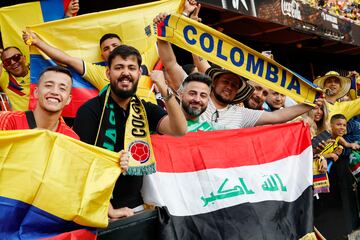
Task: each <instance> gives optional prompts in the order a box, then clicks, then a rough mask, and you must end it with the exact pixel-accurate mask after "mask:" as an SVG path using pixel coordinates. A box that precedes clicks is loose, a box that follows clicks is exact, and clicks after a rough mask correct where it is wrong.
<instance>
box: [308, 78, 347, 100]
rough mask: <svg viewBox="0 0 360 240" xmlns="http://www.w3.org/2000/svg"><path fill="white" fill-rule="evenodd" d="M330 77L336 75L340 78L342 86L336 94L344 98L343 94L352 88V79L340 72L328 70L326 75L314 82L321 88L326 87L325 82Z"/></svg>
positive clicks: (337, 96)
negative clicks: (341, 74)
mask: <svg viewBox="0 0 360 240" xmlns="http://www.w3.org/2000/svg"><path fill="white" fill-rule="evenodd" d="M330 77H336V78H338V79H339V80H340V85H341V88H340V90H339V92H338V93H337V94H336V99H339V98H342V97H343V96H345V95H346V94H347V93H348V92H349V90H350V86H351V80H350V78H347V77H343V76H340V74H339V73H338V72H335V71H330V72H327V73H326V74H325V75H324V76H322V77H319V78H317V79H315V80H314V83H315V84H316V85H318V86H319V87H320V88H321V89H325V87H324V83H325V81H326V79H328V78H330Z"/></svg>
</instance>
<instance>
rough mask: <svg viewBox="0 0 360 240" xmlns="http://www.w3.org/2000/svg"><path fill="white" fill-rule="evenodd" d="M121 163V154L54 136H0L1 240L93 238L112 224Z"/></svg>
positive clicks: (11, 133)
mask: <svg viewBox="0 0 360 240" xmlns="http://www.w3.org/2000/svg"><path fill="white" fill-rule="evenodd" d="M118 160H119V153H115V152H111V151H108V150H106V149H103V148H98V147H95V146H91V145H88V144H86V143H83V142H80V141H78V140H75V139H73V138H70V137H68V136H65V135H62V134H58V133H54V132H50V131H45V130H42V131H39V130H15V131H0V166H1V171H0V222H1V224H0V239H40V238H48V237H54V236H56V235H58V234H62V233H64V232H68V231H74V230H77V233H78V234H79V235H80V236H82V237H80V238H79V239H94V238H95V236H96V233H95V229H96V228H98V227H101V228H103V227H106V226H107V224H108V207H109V201H110V197H111V194H112V191H113V188H114V185H115V182H116V179H117V178H118V176H119V175H120V166H119V163H118ZM62 236H63V235H62Z"/></svg>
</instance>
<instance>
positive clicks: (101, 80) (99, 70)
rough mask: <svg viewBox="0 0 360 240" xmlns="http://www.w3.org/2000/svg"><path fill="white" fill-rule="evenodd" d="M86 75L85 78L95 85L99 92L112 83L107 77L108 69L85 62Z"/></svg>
mask: <svg viewBox="0 0 360 240" xmlns="http://www.w3.org/2000/svg"><path fill="white" fill-rule="evenodd" d="M84 67H85V73H84V75H83V78H84V79H85V80H86V81H88V82H89V83H91V84H92V85H94V87H96V88H97V89H98V90H99V91H100V90H101V89H103V88H104V87H105V86H106V85H108V84H109V83H110V81H109V80H108V79H107V77H106V67H104V66H100V65H96V64H93V63H88V62H85V61H84Z"/></svg>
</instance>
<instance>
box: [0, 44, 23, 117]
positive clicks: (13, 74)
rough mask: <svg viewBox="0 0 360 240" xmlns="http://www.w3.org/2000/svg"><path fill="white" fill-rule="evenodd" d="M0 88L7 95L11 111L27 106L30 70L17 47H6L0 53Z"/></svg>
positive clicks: (20, 109) (21, 109)
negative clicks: (0, 63)
mask: <svg viewBox="0 0 360 240" xmlns="http://www.w3.org/2000/svg"><path fill="white" fill-rule="evenodd" d="M1 61H2V66H1V65H0V88H1V89H3V91H4V92H5V94H6V95H7V96H8V98H9V100H10V104H11V108H12V110H13V111H25V110H27V109H28V107H29V93H30V71H29V67H28V66H27V64H26V58H25V56H24V55H23V54H22V52H21V51H20V49H19V48H17V47H15V46H11V47H7V48H5V49H4V51H3V52H2V54H1Z"/></svg>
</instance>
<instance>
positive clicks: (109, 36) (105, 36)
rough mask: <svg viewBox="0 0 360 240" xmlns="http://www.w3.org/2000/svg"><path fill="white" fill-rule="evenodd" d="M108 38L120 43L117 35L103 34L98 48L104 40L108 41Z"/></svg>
mask: <svg viewBox="0 0 360 240" xmlns="http://www.w3.org/2000/svg"><path fill="white" fill-rule="evenodd" d="M110 38H117V39H119V41H120V42H121V38H120V37H119V36H118V35H117V34H115V33H107V34H105V35H104V36H102V37H101V38H100V46H101V44H102V43H103V42H104V41H105V40H107V39H110Z"/></svg>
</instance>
